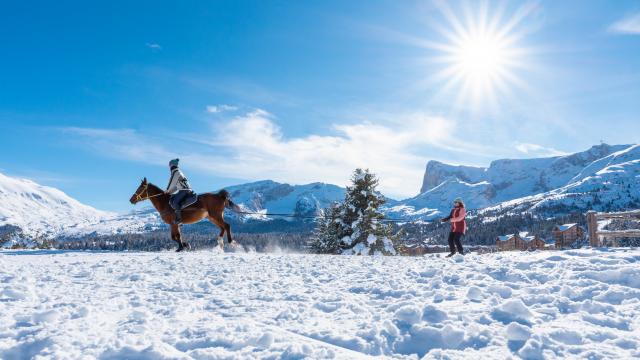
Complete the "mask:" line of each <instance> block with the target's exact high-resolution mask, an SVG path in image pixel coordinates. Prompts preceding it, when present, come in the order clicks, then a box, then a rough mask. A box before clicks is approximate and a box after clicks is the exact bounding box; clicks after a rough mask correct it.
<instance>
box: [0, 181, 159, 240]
mask: <svg viewBox="0 0 640 360" xmlns="http://www.w3.org/2000/svg"><path fill="white" fill-rule="evenodd" d="M153 220H154V216H153V215H152V214H150V213H146V212H138V213H131V214H126V215H118V214H115V213H110V212H106V211H101V210H97V209H95V208H92V207H91V206H88V205H85V204H82V203H80V202H79V201H77V200H75V199H73V198H72V197H70V196H68V195H67V194H65V193H64V192H62V191H60V190H58V189H56V188H52V187H49V186H43V185H40V184H37V183H35V182H33V181H31V180H27V179H20V178H15V177H9V176H6V175H3V174H0V227H3V228H8V229H12V231H13V233H14V235H15V236H13V237H12V238H13V239H14V240H15V241H18V240H24V239H34V238H51V237H58V236H78V235H86V234H91V233H96V234H112V233H120V232H128V231H143V230H144V229H145V228H147V227H148V226H149V224H151V223H153ZM6 245H11V244H5V246H6Z"/></svg>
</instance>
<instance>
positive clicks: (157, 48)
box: [145, 43, 162, 51]
mask: <svg viewBox="0 0 640 360" xmlns="http://www.w3.org/2000/svg"><path fill="white" fill-rule="evenodd" d="M145 45H147V47H148V48H149V49H151V50H153V51H160V50H162V46H160V44H156V43H146V44H145Z"/></svg>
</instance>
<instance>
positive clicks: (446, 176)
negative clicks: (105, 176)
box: [0, 144, 640, 246]
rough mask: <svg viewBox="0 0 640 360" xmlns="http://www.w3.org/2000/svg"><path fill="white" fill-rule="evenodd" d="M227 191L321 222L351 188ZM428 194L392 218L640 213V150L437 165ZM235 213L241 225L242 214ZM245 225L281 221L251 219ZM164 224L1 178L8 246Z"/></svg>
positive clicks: (431, 168) (249, 206)
mask: <svg viewBox="0 0 640 360" xmlns="http://www.w3.org/2000/svg"><path fill="white" fill-rule="evenodd" d="M381 180H382V181H384V179H381ZM226 190H227V191H229V193H230V194H231V197H232V199H233V201H234V202H236V203H237V204H239V205H240V206H241V207H242V208H243V209H244V210H245V211H248V212H257V213H284V214H296V215H301V216H313V215H315V214H317V212H318V210H320V209H323V208H326V207H328V206H329V205H330V204H331V203H332V202H334V201H340V200H342V199H343V198H344V194H345V189H344V188H341V187H339V186H336V185H330V184H323V183H312V184H307V185H289V184H283V183H278V182H274V181H270V180H264V181H258V182H252V183H247V184H242V185H235V186H230V187H227V188H226ZM422 190H423V192H422V193H421V194H420V195H418V196H416V197H413V198H410V199H406V200H402V201H395V200H391V199H388V200H389V201H388V202H387V208H386V209H385V211H386V213H387V215H388V216H389V217H393V218H407V219H417V218H419V219H424V220H429V219H432V218H435V217H439V216H442V214H443V213H446V212H448V210H449V208H450V206H451V202H452V200H453V199H454V198H456V197H462V198H463V199H464V200H465V202H466V204H467V207H468V208H469V209H478V210H480V213H484V214H488V216H501V215H503V214H508V213H522V212H526V211H535V212H537V213H540V214H544V215H545V216H548V217H554V216H557V215H564V214H567V213H570V212H576V211H584V210H587V209H596V210H605V211H606V210H621V209H628V208H638V207H640V145H613V146H611V145H606V144H601V145H597V146H594V147H592V148H591V149H589V150H587V151H583V152H579V153H576V154H571V155H566V156H555V157H549V158H539V159H518V160H513V159H505V160H496V161H494V162H492V163H491V164H490V166H489V167H486V168H482V167H470V166H454V165H447V164H443V163H440V162H436V161H430V162H429V163H428V164H427V168H426V172H425V175H424V181H423V185H422ZM228 215H229V216H230V217H236V220H238V217H237V215H235V214H233V213H231V212H228ZM240 219H241V220H246V219H251V220H271V219H273V218H270V217H266V216H261V215H244V216H242V217H241V218H240ZM161 226H163V225H162V224H161V222H160V220H159V217H158V215H157V213H156V212H155V210H153V209H150V208H148V204H147V208H144V209H143V210H141V211H136V212H131V213H129V214H114V213H110V212H105V211H100V210H97V209H95V208H92V207H90V206H87V205H84V204H82V203H80V202H78V201H77V200H75V199H73V198H71V197H69V196H68V195H66V194H65V193H63V192H62V191H60V190H58V189H55V188H52V187H48V186H42V185H39V184H37V183H35V182H33V181H31V180H26V179H18V178H13V177H9V176H5V175H2V174H0V243H1V242H3V241H5V246H6V245H7V242H6V240H7V239H11V238H12V237H13V238H32V239H33V238H54V237H55V238H64V237H77V236H85V235H90V234H97V235H109V234H120V233H129V232H145V231H148V230H154V229H158V228H159V227H161ZM272 227H273V226H272ZM270 229H271V228H270ZM275 230H277V229H275ZM271 231H274V229H271Z"/></svg>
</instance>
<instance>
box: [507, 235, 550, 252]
mask: <svg viewBox="0 0 640 360" xmlns="http://www.w3.org/2000/svg"><path fill="white" fill-rule="evenodd" d="M496 248H497V250H498V251H513V250H548V249H549V246H547V243H546V242H545V241H544V240H542V239H541V238H540V237H539V236H538V235H529V233H527V232H521V233H518V234H509V235H502V236H498V237H497V238H496Z"/></svg>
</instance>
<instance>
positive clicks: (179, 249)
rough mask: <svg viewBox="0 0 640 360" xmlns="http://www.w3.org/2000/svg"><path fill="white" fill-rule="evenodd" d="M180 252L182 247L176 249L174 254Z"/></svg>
mask: <svg viewBox="0 0 640 360" xmlns="http://www.w3.org/2000/svg"><path fill="white" fill-rule="evenodd" d="M182 250H184V247H182V246H180V247H179V248H177V249H176V252H180V251H182Z"/></svg>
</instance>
